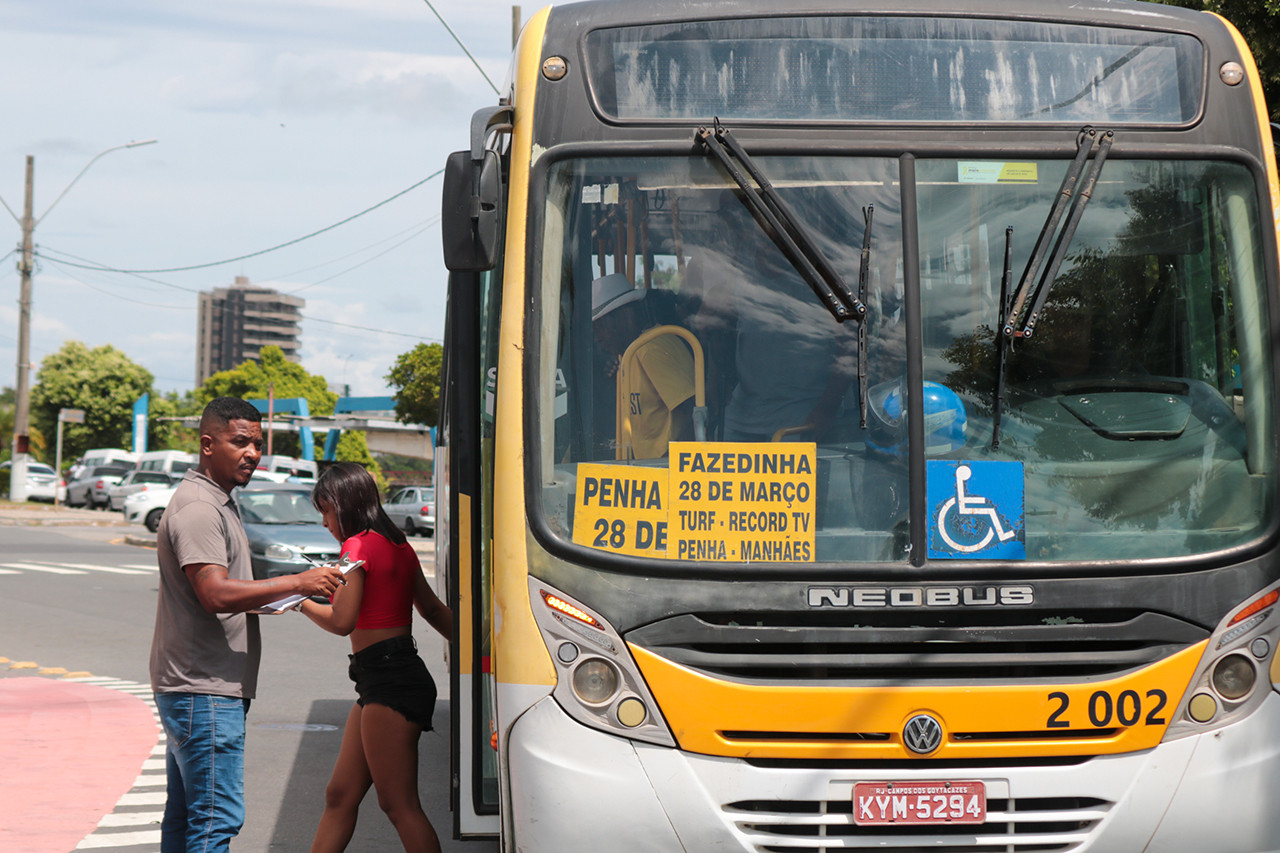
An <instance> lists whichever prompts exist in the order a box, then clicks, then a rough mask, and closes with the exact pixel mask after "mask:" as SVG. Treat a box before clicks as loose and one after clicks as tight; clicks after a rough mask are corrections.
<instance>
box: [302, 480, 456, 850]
mask: <svg viewBox="0 0 1280 853" xmlns="http://www.w3.org/2000/svg"><path fill="white" fill-rule="evenodd" d="M311 501H312V503H313V504H315V507H316V509H317V510H319V511H320V514H321V516H323V518H324V526H325V527H326V528H327V529H328V530H329V532H330V533H332V534H333V535H334V538H336V539H337V540H338V541H339V542H341V543H342V553H343V554H345V555H347V556H348V557H350V558H351V560H352V561H355V560H363V561H364V565H363V566H361V567H359V568H356V569H352V570H351V571H350V572H348V573H347V575H346V578H345V585H344V586H342V587H340V588H339V589H338V591H337V592H335V593H334V595H333V598H332V603H330V604H320V603H318V602H316V601H313V600H311V599H307V600H304V601H303V602H302V603H301V604H300V605H299V609H300V610H301V611H302V612H303V613H305V614H306V615H307V618H309V619H310V620H311V621H312V622H315V623H316V624H317V625H319V626H320V627H321V628H324V629H325V630H326V631H329V632H331V633H334V634H338V635H341V636H349V637H350V638H351V655H350V659H351V665H350V668H349V669H348V674H349V675H350V676H351V680H352V681H354V682H355V685H356V695H357V697H358V699H357V700H356V704H355V705H354V706H353V707H352V708H351V713H350V714H349V715H348V716H347V728H346V731H345V732H344V733H343V735H342V746H341V748H340V749H339V751H338V760H337V763H336V764H335V765H334V767H333V776H332V777H331V778H330V779H329V785H328V787H327V788H325V803H324V815H323V816H322V817H321V818H320V825H319V827H317V828H316V837H315V840H314V841H313V842H312V843H311V851H312V853H328V851H333V852H334V853H339V851H342V850H345V849H346V846H347V843H348V842H350V840H351V835H352V833H354V832H355V827H356V817H357V813H358V810H359V808H360V801H361V800H363V799H364V795H365V794H366V793H368V791H369V786H370V785H373V786H374V787H375V788H376V789H377V791H378V804H379V805H380V806H382V810H383V811H385V812H386V813H387V817H389V818H390V819H391V823H392V825H393V826H395V828H396V832H397V833H398V834H399V836H400V842H401V843H402V844H403V845H404V849H405V850H406V851H409V853H425V851H438V850H439V849H440V840H439V839H438V838H437V837H436V833H435V830H434V829H433V828H432V826H431V822H430V821H429V820H428V819H427V816H426V814H425V813H423V811H422V804H421V802H419V799H418V737H419V735H421V734H422V732H423V731H424V730H426V729H430V728H431V713H432V710H433V709H434V707H435V701H436V687H435V683H434V682H433V681H432V680H431V674H430V673H428V672H427V668H426V665H425V664H423V662H422V659H421V658H420V657H418V653H417V646H416V645H415V643H414V641H413V637H412V636H411V635H410V630H411V627H412V622H413V612H412V607H413V606H415V605H416V606H417V608H418V612H419V613H421V614H422V617H423V618H424V619H426V620H427V622H428V623H429V624H430V625H431V627H433V628H435V629H436V630H437V631H439V632H440V633H441V634H442V635H444V636H445V637H448V636H450V635H451V634H452V632H453V614H452V613H451V612H450V611H449V609H448V608H447V607H446V606H445V605H444V603H443V602H441V601H440V599H439V598H437V597H436V594H435V593H434V592H433V591H432V590H431V587H430V586H429V585H428V584H427V581H426V578H424V577H423V575H422V567H421V565H419V563H418V556H417V554H416V553H415V552H414V550H413V548H411V547H410V546H409V544H408V542H407V541H406V540H405V536H404V534H403V533H402V532H401V531H400V530H399V529H398V528H397V527H396V526H395V525H394V524H393V523H392V521H391V519H390V518H388V517H387V514H386V513H385V512H384V511H383V509H382V503H381V501H380V500H379V498H378V487H377V484H376V483H375V482H374V480H373V477H372V476H370V475H369V472H367V471H365V470H364V468H362V467H361V466H359V465H357V464H355V463H354V462H340V463H338V464H337V465H334V466H333V467H331V468H329V469H327V470H326V471H325V472H324V473H323V474H321V475H320V479H319V480H318V481H317V482H316V485H315V489H314V490H313V491H312V493H311Z"/></svg>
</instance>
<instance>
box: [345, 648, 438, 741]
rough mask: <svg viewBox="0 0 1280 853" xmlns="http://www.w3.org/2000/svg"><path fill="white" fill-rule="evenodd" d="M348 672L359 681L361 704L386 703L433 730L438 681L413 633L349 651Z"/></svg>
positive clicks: (424, 729)
mask: <svg viewBox="0 0 1280 853" xmlns="http://www.w3.org/2000/svg"><path fill="white" fill-rule="evenodd" d="M347 658H348V659H349V660H350V661H351V664H350V666H348V667H347V675H348V676H350V678H351V680H352V681H353V682H355V685H356V696H357V697H358V698H357V700H356V701H357V703H358V704H359V705H360V707H362V708H363V707H364V706H365V705H367V704H369V703H370V702H372V703H373V704H375V705H385V706H387V707H388V708H390V709H391V710H393V711H396V712H398V713H399V714H400V715H401V716H402V717H404V718H405V719H406V720H408V721H409V722H411V723H416V724H417V725H419V726H422V730H423V731H430V730H431V714H432V713H433V712H434V711H435V707H436V683H435V681H433V680H432V679H431V673H429V672H427V665H426V664H425V663H423V662H422V658H420V657H418V645H417V643H415V642H414V641H413V637H392V638H391V639H389V640H382V641H381V642H378V643H374V644H373V645H372V646H369V647H368V648H366V649H362V650H360V651H359V652H356V653H355V654H354V655H347Z"/></svg>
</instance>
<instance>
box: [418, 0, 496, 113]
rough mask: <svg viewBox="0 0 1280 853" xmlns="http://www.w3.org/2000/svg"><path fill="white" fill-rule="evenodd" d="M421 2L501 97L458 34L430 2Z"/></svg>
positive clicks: (429, 0)
mask: <svg viewBox="0 0 1280 853" xmlns="http://www.w3.org/2000/svg"><path fill="white" fill-rule="evenodd" d="M422 2H423V3H426V4H427V8H428V9H430V10H431V11H432V12H433V13H434V14H435V16H436V17H437V18H439V20H440V23H441V24H443V25H444V28H445V29H446V30H448V32H449V35H451V36H453V40H454V41H456V42H457V43H458V47H460V48H462V52H463V53H465V54H466V55H467V59H470V60H471V64H472V65H474V66H475V67H476V70H477V71H479V72H480V76H481V77H483V78H484V81H485V82H486V83H488V84H489V88H490V89H493V93H494V94H495V95H497V96H498V97H502V93H501V92H499V91H498V87H497V86H495V85H493V81H492V80H490V79H489V75H488V74H485V73H484V69H483V68H481V67H480V63H479V62H476V58H475V57H474V56H472V55H471V51H469V50H467V46H466V45H465V44H463V43H462V39H460V38H458V34H457V33H455V32H454V31H453V27H451V26H449V24H448V22H447V21H445V19H444V17H443V16H442V15H441V14H440V13H439V12H437V11H436V7H435V6H432V5H431V0H422Z"/></svg>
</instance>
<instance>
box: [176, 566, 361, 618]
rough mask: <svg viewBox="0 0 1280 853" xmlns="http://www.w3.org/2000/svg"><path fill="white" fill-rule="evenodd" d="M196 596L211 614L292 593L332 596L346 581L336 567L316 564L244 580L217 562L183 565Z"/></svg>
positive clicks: (247, 607)
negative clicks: (269, 576) (233, 577)
mask: <svg viewBox="0 0 1280 853" xmlns="http://www.w3.org/2000/svg"><path fill="white" fill-rule="evenodd" d="M182 571H183V572H184V573H186V576H187V580H188V581H190V583H191V586H192V588H193V589H194V590H195V591H196V598H198V599H200V605H201V606H202V607H203V608H204V609H205V611H206V612H208V613H244V612H247V611H249V610H256V609H257V608H259V607H261V606H262V605H264V604H270V603H271V602H273V601H278V600H280V599H281V598H284V597H285V596H289V595H306V596H312V595H325V596H328V595H332V594H333V591H334V590H335V589H337V588H338V587H339V586H341V585H342V583H343V578H342V572H341V571H340V570H338V568H337V567H335V566H316V567H315V568H314V569H308V570H307V571H305V572H299V573H298V574H296V575H282V576H280V577H275V578H267V579H266V580H260V581H259V580H254V581H241V580H233V579H232V578H230V577H228V576H227V567H226V566H219V565H218V564H216V563H192V564H191V565H188V566H183V567H182Z"/></svg>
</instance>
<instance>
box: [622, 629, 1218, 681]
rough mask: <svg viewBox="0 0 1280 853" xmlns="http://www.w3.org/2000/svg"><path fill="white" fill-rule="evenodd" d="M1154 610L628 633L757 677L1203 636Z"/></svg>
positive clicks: (1099, 660)
mask: <svg viewBox="0 0 1280 853" xmlns="http://www.w3.org/2000/svg"><path fill="white" fill-rule="evenodd" d="M1207 636H1208V632H1207V631H1205V630H1204V629H1203V628H1200V627H1198V626H1195V625H1192V624H1190V623H1188V622H1185V621H1183V620H1180V619H1175V618H1173V617H1170V616H1166V615H1163V614H1159V613H1152V612H1121V613H1118V612H1116V611H1105V612H1096V613H1088V612H1076V613H1071V614H1048V613H1044V612H1036V613H1032V612H1026V611H1023V612H1015V613H1009V612H1007V611H1004V612H987V611H982V612H975V611H969V612H958V613H957V612H948V613H938V614H924V613H920V612H918V611H916V612H912V613H909V614H898V613H890V612H882V611H878V612H875V613H857V614H853V613H847V612H846V613H840V614H833V613H818V614H805V613H799V614H797V613H763V614H761V613H749V614H748V613H710V614H707V613H701V614H683V615H679V616H673V617H670V618H667V619H663V620H660V621H658V622H654V623H651V624H649V625H645V626H643V627H640V628H636V629H634V630H632V631H629V632H628V633H627V635H626V639H627V641H628V642H630V643H633V644H635V645H637V646H640V647H641V648H644V649H646V650H648V651H650V652H652V653H653V654H656V655H658V656H660V657H663V658H666V659H667V660H670V661H672V662H674V663H677V664H680V665H681V666H685V667H688V668H690V669H694V670H697V671H699V672H702V673H705V674H707V675H711V676H713V677H719V678H725V679H730V680H743V681H751V682H753V683H776V684H796V683H803V682H823V683H827V684H832V683H835V684H840V683H843V684H855V685H862V684H865V685H875V684H890V683H891V684H902V683H903V681H904V678H909V680H910V682H911V683H913V684H919V683H931V682H933V683H942V682H949V683H955V682H957V681H964V682H968V683H997V682H1010V681H1027V680H1037V679H1043V680H1079V679H1088V678H1101V677H1108V676H1114V675H1118V674H1120V673H1124V672H1127V671H1131V670H1134V669H1138V668H1140V667H1143V666H1147V665H1149V664H1152V663H1155V662H1156V661H1159V660H1162V659H1164V658H1167V657H1169V656H1170V655H1173V654H1175V653H1177V652H1178V651H1180V650H1182V649H1184V648H1187V647H1188V646H1191V645H1194V644H1195V643H1197V642H1200V641H1202V640H1204V639H1205V638H1206V637H1207Z"/></svg>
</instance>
